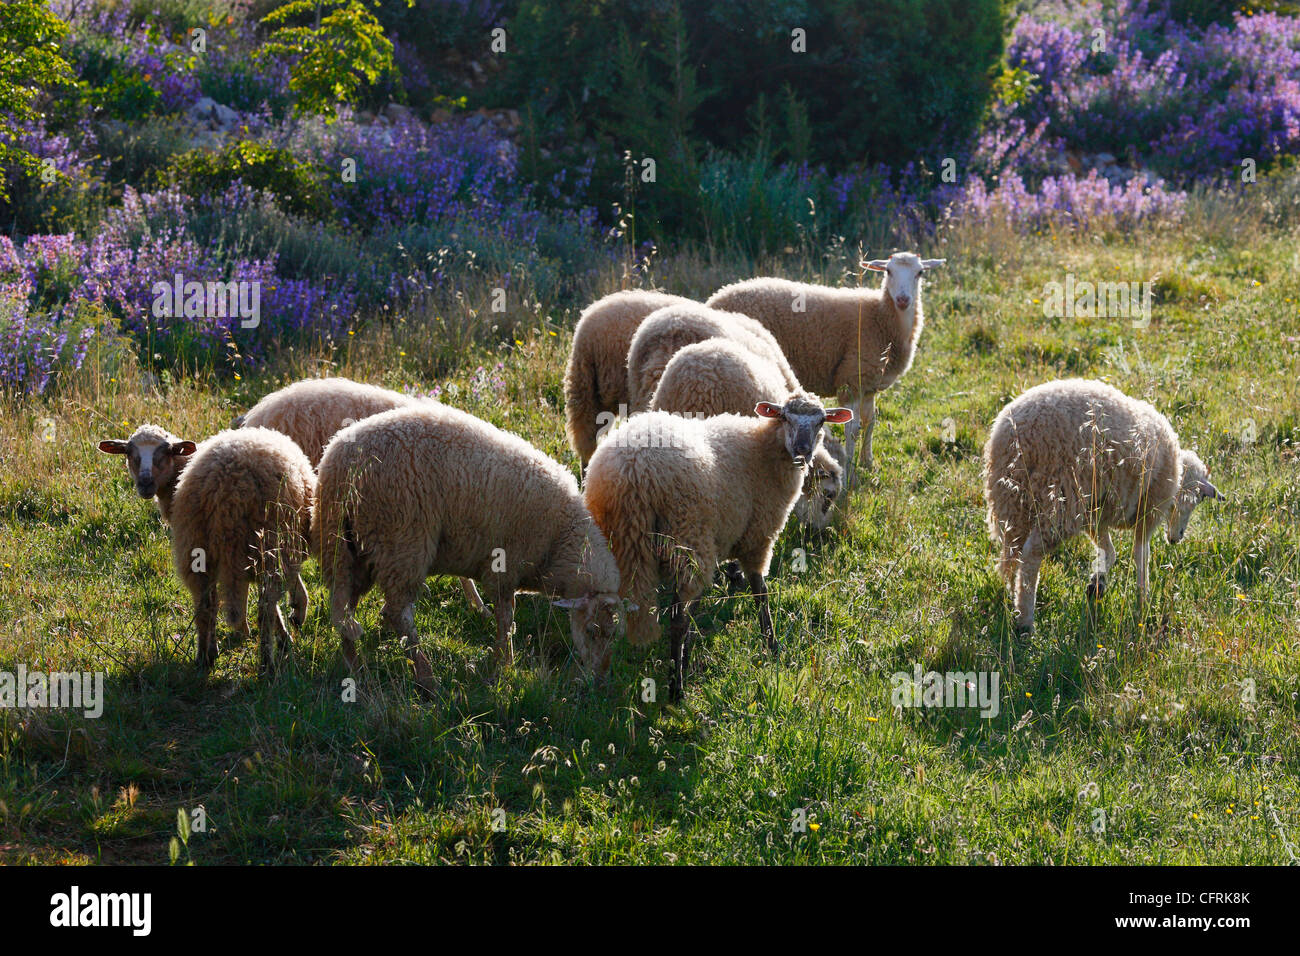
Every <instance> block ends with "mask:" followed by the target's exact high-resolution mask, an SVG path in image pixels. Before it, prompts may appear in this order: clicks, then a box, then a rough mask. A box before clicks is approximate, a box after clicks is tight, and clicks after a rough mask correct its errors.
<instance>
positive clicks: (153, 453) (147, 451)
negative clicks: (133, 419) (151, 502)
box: [99, 425, 194, 498]
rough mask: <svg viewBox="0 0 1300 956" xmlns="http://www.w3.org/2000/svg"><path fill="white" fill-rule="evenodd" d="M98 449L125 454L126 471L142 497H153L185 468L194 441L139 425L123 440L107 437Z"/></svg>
mask: <svg viewBox="0 0 1300 956" xmlns="http://www.w3.org/2000/svg"><path fill="white" fill-rule="evenodd" d="M99 450H100V451H102V452H104V453H105V454H109V455H125V456H126V470H127V473H128V474H130V476H131V480H132V481H133V482H135V490H136V493H137V494H139V495H140V497H141V498H152V497H153V496H154V495H156V494H157V493H158V489H160V488H165V487H167V485H168V484H169V483H170V482H171V481H172V479H173V478H175V477H176V475H177V473H178V472H180V470H181V469H182V468H184V467H185V462H186V461H187V460H188V458H189V456H190V455H192V454H194V442H192V441H183V440H181V439H179V438H177V437H176V436H175V435H172V434H171V433H170V432H167V431H165V430H164V429H161V428H158V427H156V426H154V425H142V426H140V427H139V428H137V429H136V430H135V434H133V435H132V436H131V437H130V438H128V439H126V440H125V441H124V440H122V439H120V438H106V439H104V440H103V441H101V442H100V443H99Z"/></svg>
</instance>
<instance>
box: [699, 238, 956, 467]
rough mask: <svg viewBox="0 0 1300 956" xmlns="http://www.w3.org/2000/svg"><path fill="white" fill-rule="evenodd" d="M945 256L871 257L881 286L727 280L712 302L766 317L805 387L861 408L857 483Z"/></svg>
mask: <svg viewBox="0 0 1300 956" xmlns="http://www.w3.org/2000/svg"><path fill="white" fill-rule="evenodd" d="M944 262H945V260H943V259H921V258H919V257H918V256H916V255H915V254H914V253H911V252H896V253H894V254H893V255H892V256H890V257H889V258H888V259H872V260H871V261H870V262H864V263H863V267H864V268H866V269H870V270H873V271H877V272H883V273H885V276H884V281H883V283H882V284H881V286H880V287H879V288H876V289H869V288H849V289H835V288H829V287H827V286H819V285H809V284H807V283H801V282H791V281H789V280H788V279H775V278H758V279H748V280H746V281H743V282H737V283H734V284H732V285H728V286H724V287H723V288H721V289H719V290H718V291H717V292H715V293H713V295H712V296H710V297H709V299H708V300H707V301H706V302H705V305H708V306H710V307H711V308H715V309H724V310H727V311H729V312H741V313H743V314H745V315H747V316H749V317H750V318H752V319H755V320H757V321H758V322H761V323H762V324H763V325H764V326H765V327H766V328H767V329H768V330H769V331H770V332H771V333H772V334H773V335H774V336H775V337H776V340H777V342H779V343H780V345H781V349H782V350H783V351H784V352H785V355H786V358H788V359H789V361H790V365H791V367H792V368H793V369H794V371H795V373H796V374H797V375H798V376H799V381H800V382H802V383H803V386H804V388H806V389H808V390H809V391H811V392H813V393H814V394H817V395H835V396H837V397H838V399H839V400H840V401H841V402H843V403H844V404H845V405H847V406H848V407H849V408H851V409H853V411H854V413H855V416H854V421H853V422H852V424H850V425H849V426H848V427H847V428H845V430H844V435H845V439H846V444H847V454H848V461H849V462H850V470H849V479H850V482H851V481H852V479H853V471H852V467H851V466H852V463H853V462H854V461H855V458H854V455H855V453H856V443H857V437H858V431H859V429H863V428H865V429H866V434H865V435H864V436H863V441H862V465H863V467H864V468H866V469H868V470H870V469H871V468H872V467H873V464H874V459H873V454H872V448H871V435H872V432H873V430H874V429H875V424H876V395H877V394H878V393H879V392H882V391H884V390H885V389H887V388H889V386H891V385H893V384H894V383H895V382H896V381H898V379H899V378H901V377H902V375H903V373H905V372H906V371H907V370H908V368H909V367H910V366H911V364H912V357H913V355H914V354H915V353H916V343H917V341H918V340H919V339H920V336H921V329H922V328H923V327H924V325H925V318H924V315H923V313H922V309H921V275H922V273H924V272H926V271H928V270H930V269H934V268H936V267H938V266H941V265H943V264H944Z"/></svg>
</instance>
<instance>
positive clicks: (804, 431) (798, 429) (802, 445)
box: [754, 396, 853, 468]
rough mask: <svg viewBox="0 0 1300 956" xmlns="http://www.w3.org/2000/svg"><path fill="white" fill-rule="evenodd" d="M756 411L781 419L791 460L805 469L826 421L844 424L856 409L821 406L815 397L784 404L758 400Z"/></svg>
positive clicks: (761, 415)
mask: <svg viewBox="0 0 1300 956" xmlns="http://www.w3.org/2000/svg"><path fill="white" fill-rule="evenodd" d="M754 414H756V415H758V416H759V417H760V418H779V419H780V420H781V423H782V428H781V432H782V438H783V439H784V441H785V450H786V451H788V452H789V453H790V459H791V460H792V461H793V462H794V464H795V465H797V466H798V467H800V468H802V467H804V466H805V465H807V464H808V462H810V461H811V460H812V456H813V452H815V451H816V450H817V446H818V445H819V444H820V442H821V440H822V425H824V424H825V423H827V422H834V423H838V424H843V423H844V422H848V421H852V419H853V411H852V410H851V409H848V408H829V409H827V408H822V406H821V404H820V403H819V402H817V401H815V400H813V399H808V398H801V397H798V396H796V397H794V398H791V399H790V400H789V401H788V402H786V403H785V404H784V405H773V404H772V403H771V402H759V403H758V404H757V405H755V406H754Z"/></svg>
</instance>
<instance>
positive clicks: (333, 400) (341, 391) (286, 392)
mask: <svg viewBox="0 0 1300 956" xmlns="http://www.w3.org/2000/svg"><path fill="white" fill-rule="evenodd" d="M421 401H422V399H418V398H414V397H412V396H409V395H403V394H402V393H401V392H394V391H391V390H390V389H386V388H380V387H379V386H377V385H367V384H366V383H364V382H354V381H352V380H351V379H349V378H343V377H341V376H340V377H334V378H309V379H304V380H303V381H301V382H294V383H293V384H292V385H288V386H286V387H284V388H282V389H280V390H279V391H276V392H272V393H271V394H269V395H266V396H264V397H263V398H262V400H261V401H259V402H258V403H257V404H256V405H254V406H253V407H252V408H250V409H249V410H248V412H247V413H245V414H244V415H242V416H240V418H238V419H236V420H235V421H236V424H235V426H234V427H237V428H238V427H250V428H251V427H261V428H272V429H274V430H275V431H278V432H283V433H284V434H286V435H288V436H289V437H290V438H292V439H293V440H294V441H295V442H297V443H298V447H299V448H301V449H302V450H303V452H304V453H305V454H306V455H307V458H308V460H309V461H310V462H311V466H312V467H313V468H315V467H316V466H318V465H319V464H320V459H321V455H323V454H324V453H325V446H326V445H327V444H329V440H330V439H331V438H333V437H334V435H335V433H337V432H338V431H339V430H340V429H342V428H345V427H347V426H348V425H351V424H352V423H353V422H359V421H361V420H362V419H363V418H369V417H370V416H371V415H374V414H377V413H379V412H386V411H390V410H391V409H394V408H409V407H411V406H412V405H417V404H419V403H420V402H421ZM460 586H461V588H462V589H463V590H464V591H465V597H466V598H467V599H468V600H469V603H470V604H471V605H472V606H473V608H474V609H475V610H476V611H478V612H479V613H480V614H483V615H485V616H491V615H490V612H489V611H488V609H487V607H486V606H485V605H484V604H483V598H482V597H481V596H480V595H479V593H478V588H476V587H475V586H474V582H473V581H471V580H470V579H469V578H461V581H460Z"/></svg>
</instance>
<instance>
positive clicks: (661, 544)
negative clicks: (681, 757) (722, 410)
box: [586, 397, 853, 698]
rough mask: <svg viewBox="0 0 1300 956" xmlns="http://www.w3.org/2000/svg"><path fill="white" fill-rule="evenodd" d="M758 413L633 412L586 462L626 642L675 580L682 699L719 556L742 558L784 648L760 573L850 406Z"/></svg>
mask: <svg viewBox="0 0 1300 956" xmlns="http://www.w3.org/2000/svg"><path fill="white" fill-rule="evenodd" d="M755 411H756V412H757V414H758V416H759V417H757V418H755V417H748V416H740V415H718V416H715V417H713V418H705V419H688V418H682V417H680V416H677V415H671V414H669V413H667V412H649V413H647V414H644V415H636V416H633V417H632V418H631V419H629V420H628V421H627V422H626V423H624V424H622V425H620V426H619V427H618V428H617V429H615V430H614V432H612V433H611V434H610V436H609V437H608V438H607V439H606V440H605V441H604V442H602V443H601V445H600V447H599V448H597V449H596V453H595V454H594V455H592V457H591V462H590V464H589V466H588V468H587V486H586V498H587V504H588V506H589V507H590V508H591V514H592V516H593V517H595V519H596V523H597V524H599V525H600V527H601V528H602V529H603V530H604V532H605V535H606V537H607V538H608V539H609V542H610V547H611V548H612V549H613V551H614V556H615V558H616V559H617V561H618V570H619V575H620V577H621V579H622V583H623V596H624V597H625V598H627V599H629V602H630V603H629V616H628V640H629V641H630V642H631V643H633V644H636V645H646V644H649V643H650V642H651V641H653V639H654V637H655V636H656V635H657V633H658V628H657V626H656V624H655V620H654V609H655V608H656V607H657V601H656V594H655V592H656V589H657V587H658V585H659V582H660V580H661V578H662V577H668V578H670V579H671V580H672V583H673V587H674V594H673V601H672V610H671V622H670V625H669V638H670V641H671V649H670V653H671V662H672V681H671V685H670V690H671V692H672V695H673V696H674V698H677V697H680V696H681V691H682V682H683V679H684V677H685V673H686V668H687V665H688V664H689V659H690V644H691V640H692V633H691V629H692V624H691V622H690V618H691V615H692V614H693V612H694V609H695V604H696V601H697V599H698V598H699V596H700V595H701V594H702V593H703V592H704V590H705V588H706V587H707V586H708V585H709V582H710V581H711V580H712V577H713V569H714V567H715V565H716V564H717V562H718V561H719V560H720V559H725V558H729V557H734V558H736V559H738V560H739V562H740V565H741V568H742V569H743V570H744V572H745V574H746V575H747V577H748V579H749V584H750V589H751V591H752V592H753V594H754V600H755V601H756V602H757V604H758V610H759V623H760V627H761V629H762V633H763V637H764V638H765V639H766V641H767V645H768V648H769V649H770V650H771V651H772V653H773V654H776V653H777V651H778V647H777V643H776V635H775V633H774V631H773V628H772V616H771V612H770V611H769V609H768V604H767V583H766V581H765V580H764V576H765V575H766V574H767V569H768V566H769V564H770V563H771V560H772V547H773V545H774V544H775V542H776V537H777V535H778V534H779V533H780V531H781V528H782V527H783V526H784V525H785V521H786V518H787V517H788V516H789V514H790V509H791V508H792V507H793V506H794V502H795V499H796V498H797V497H798V496H799V490H800V488H801V487H802V486H803V479H804V470H805V468H806V466H807V463H808V461H809V460H810V459H811V457H812V455H813V452H814V451H815V450H816V447H817V444H818V442H819V440H820V438H821V430H822V425H823V423H825V422H828V421H829V422H846V421H848V420H849V418H850V417H852V414H853V413H852V412H851V411H849V410H848V409H845V408H832V409H829V410H824V409H823V408H822V406H821V405H820V404H819V403H817V402H816V401H814V400H809V399H806V398H802V397H796V398H792V399H790V400H789V401H788V402H786V403H785V404H784V405H774V404H771V403H769V402H761V403H759V405H758V407H757V408H756V409H755Z"/></svg>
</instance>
